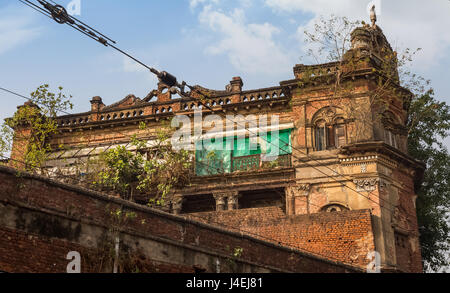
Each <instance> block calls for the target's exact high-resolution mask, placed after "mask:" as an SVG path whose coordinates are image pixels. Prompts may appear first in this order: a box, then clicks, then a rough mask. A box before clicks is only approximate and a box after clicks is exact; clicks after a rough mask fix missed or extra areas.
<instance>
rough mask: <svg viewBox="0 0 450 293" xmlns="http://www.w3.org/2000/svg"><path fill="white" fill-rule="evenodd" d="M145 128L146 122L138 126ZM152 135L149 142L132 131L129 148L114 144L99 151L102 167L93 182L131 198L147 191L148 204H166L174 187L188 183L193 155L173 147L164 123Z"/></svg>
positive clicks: (143, 129)
mask: <svg viewBox="0 0 450 293" xmlns="http://www.w3.org/2000/svg"><path fill="white" fill-rule="evenodd" d="M146 129H147V126H146V125H145V123H141V125H140V130H142V131H145V130H146ZM144 136H145V135H144ZM154 138H155V140H154V141H153V142H152V145H151V146H149V145H148V142H147V141H146V140H145V139H143V138H138V137H137V135H134V136H133V137H132V140H131V149H127V148H126V147H125V146H117V147H115V148H113V149H111V150H108V151H106V152H104V153H102V154H101V155H100V157H99V159H98V161H97V164H100V165H101V166H102V168H101V169H102V171H101V172H99V173H98V177H97V178H96V180H95V181H94V182H95V183H96V184H97V185H98V186H99V187H100V188H103V189H105V188H106V189H108V188H109V189H112V190H114V191H116V192H118V193H119V194H120V195H121V197H123V198H125V199H129V200H133V197H134V195H136V193H141V194H145V195H147V196H148V195H149V197H150V200H149V204H150V205H152V206H154V205H156V206H161V205H165V200H166V198H167V196H168V195H170V194H171V193H172V191H173V190H174V189H177V188H182V187H184V186H186V185H187V184H189V182H190V177H191V175H192V172H191V166H192V156H191V154H190V153H189V152H188V151H186V150H183V149H182V150H174V149H173V148H172V145H171V143H170V131H169V130H168V129H166V128H165V127H161V128H159V129H158V130H157V132H156V134H155V135H154Z"/></svg>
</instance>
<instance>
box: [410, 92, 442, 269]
mask: <svg viewBox="0 0 450 293" xmlns="http://www.w3.org/2000/svg"><path fill="white" fill-rule="evenodd" d="M407 127H408V132H409V133H408V148H409V154H410V155H411V156H413V157H414V158H416V159H417V160H420V161H422V162H424V163H426V165H427V170H426V172H425V174H424V179H423V183H422V186H421V188H420V190H419V192H418V196H419V197H418V199H417V217H418V221H419V232H420V243H421V249H422V257H423V259H424V260H425V268H426V269H427V270H433V271H437V270H438V269H440V268H441V267H445V266H448V264H449V262H448V259H447V253H448V251H449V250H450V245H449V243H450V237H449V232H450V227H449V224H448V223H449V221H448V212H449V209H450V154H449V152H448V150H447V149H446V148H445V146H444V145H443V144H442V138H445V137H447V136H448V131H449V130H450V107H449V106H448V105H446V103H444V102H439V101H437V100H436V99H435V98H434V93H433V91H432V90H429V91H428V92H426V93H425V94H424V95H421V96H416V97H415V98H414V99H413V100H412V103H411V108H410V114H409V118H408V123H407Z"/></svg>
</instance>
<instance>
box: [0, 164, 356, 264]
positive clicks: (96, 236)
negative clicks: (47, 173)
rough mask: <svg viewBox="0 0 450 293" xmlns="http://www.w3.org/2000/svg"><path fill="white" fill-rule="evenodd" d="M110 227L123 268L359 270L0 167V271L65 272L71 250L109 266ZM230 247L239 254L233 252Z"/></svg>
mask: <svg viewBox="0 0 450 293" xmlns="http://www.w3.org/2000/svg"><path fill="white" fill-rule="evenodd" d="M117 209H121V210H122V211H123V214H126V213H130V212H132V213H134V216H133V217H130V218H121V220H117V218H115V217H114V216H111V212H114V211H117ZM111 229H112V230H113V231H114V230H116V231H120V233H119V235H120V239H121V251H120V253H121V258H125V259H124V260H123V262H121V263H120V264H121V266H120V267H121V270H123V271H134V270H138V271H141V272H193V271H195V270H205V271H206V272H216V271H218V270H220V271H221V272H227V271H228V272H357V271H359V270H358V269H357V268H355V267H351V266H348V265H345V264H343V263H340V262H335V261H330V260H326V259H324V258H322V257H318V256H315V255H312V254H309V253H305V252H302V251H298V250H295V249H292V248H287V247H284V246H281V245H279V244H275V243H270V242H267V241H262V240H261V239H257V238H255V237H252V236H249V235H246V234H242V233H236V232H233V231H229V230H226V229H224V228H220V227H214V226H211V225H207V224H203V223H200V222H196V221H193V220H190V219H187V218H184V217H178V216H174V215H171V214H167V213H163V212H160V211H157V210H153V209H150V208H147V207H144V206H139V205H136V204H133V203H129V202H126V201H123V200H120V199H116V198H111V197H107V196H104V195H102V194H99V193H96V192H92V191H88V190H84V189H81V188H78V187H76V186H70V185H64V184H61V183H58V182H54V181H51V180H48V179H46V178H42V177H37V176H34V175H29V174H26V173H17V171H15V170H13V169H10V168H5V167H0V235H1V239H2V241H0V271H7V272H65V269H66V266H67V264H68V263H69V261H68V260H65V258H66V255H67V253H68V252H69V251H72V250H74V251H78V252H80V253H81V255H82V263H81V267H82V271H83V272H111V253H110V252H111V239H112V238H111V235H110V234H111ZM112 235H117V234H112ZM235 248H241V249H242V251H243V253H242V255H241V256H240V257H239V258H235V259H233V258H230V256H231V254H232V253H233V251H234V249H235ZM268 256H270V257H268ZM218 264H220V266H219V267H218Z"/></svg>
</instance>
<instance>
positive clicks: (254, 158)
mask: <svg viewBox="0 0 450 293" xmlns="http://www.w3.org/2000/svg"><path fill="white" fill-rule="evenodd" d="M205 167H206V166H205V164H204V163H196V169H197V168H202V169H203V170H205ZM208 167H209V168H208ZM208 167H206V170H208V172H207V173H208V174H201V175H200V174H199V173H198V172H197V175H198V176H208V175H217V174H224V173H230V170H231V173H235V172H251V171H257V170H269V169H273V168H291V167H292V161H291V155H290V154H288V155H280V156H278V157H277V158H276V159H275V160H273V161H264V160H262V158H261V155H250V156H243V157H234V158H231V169H230V168H224V164H223V162H221V161H214V162H211V163H210V164H209V166H208ZM227 169H228V170H227Z"/></svg>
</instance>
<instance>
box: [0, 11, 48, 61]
mask: <svg viewBox="0 0 450 293" xmlns="http://www.w3.org/2000/svg"><path fill="white" fill-rule="evenodd" d="M41 33H42V29H41V28H39V27H36V26H35V25H34V24H33V18H32V17H30V16H29V15H27V14H23V13H22V11H20V12H19V11H17V10H13V9H11V8H4V9H2V10H0V54H3V53H5V52H8V51H10V50H13V49H14V48H16V47H18V46H20V45H23V44H26V43H28V42H30V41H32V40H34V39H36V38H37V37H38V36H40V35H41Z"/></svg>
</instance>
